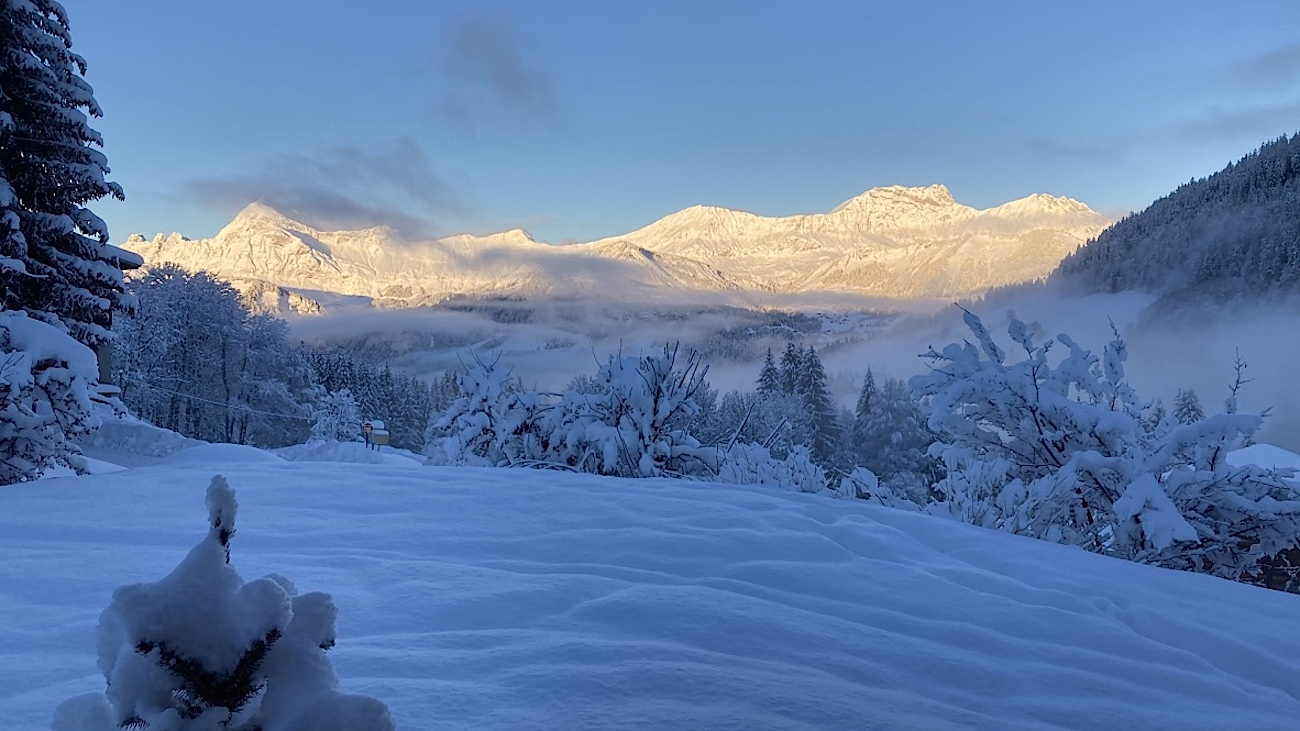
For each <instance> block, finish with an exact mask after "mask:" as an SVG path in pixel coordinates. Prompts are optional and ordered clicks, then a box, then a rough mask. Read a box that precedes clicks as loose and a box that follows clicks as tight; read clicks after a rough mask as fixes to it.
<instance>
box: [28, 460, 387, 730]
mask: <svg viewBox="0 0 1300 731" xmlns="http://www.w3.org/2000/svg"><path fill="white" fill-rule="evenodd" d="M207 507H208V534H207V536H205V537H204V538H203V539H202V540H201V541H199V543H198V545H196V546H195V547H194V548H193V549H192V550H191V551H190V553H189V555H188V556H186V557H185V559H184V560H183V561H181V563H180V565H178V566H177V567H176V568H175V569H174V570H173V571H172V572H171V573H170V574H168V575H167V576H165V577H163V578H162V579H161V580H159V581H156V582H153V583H146V584H131V585H128V586H123V587H121V588H119V589H118V590H117V591H115V592H114V593H113V600H112V603H111V604H110V605H109V606H108V608H107V609H105V610H104V612H103V614H102V615H101V616H100V621H99V627H98V630H97V644H98V650H99V669H100V670H101V671H102V672H103V673H104V677H105V679H106V680H107V681H108V688H107V691H106V692H105V693H92V694H90V695H88V696H80V697H77V698H73V699H71V700H69V701H67V702H65V703H64V704H63V705H62V706H61V707H60V708H59V710H58V711H57V712H56V715H55V720H54V726H53V728H54V731H73V730H74V729H75V730H76V731H110V730H111V729H140V730H144V729H148V731H200V730H202V731H218V730H224V731H255V730H256V731H390V730H391V729H394V728H396V725H395V723H394V722H393V719H392V716H391V715H390V714H389V712H388V708H387V707H386V706H385V705H384V704H383V703H382V702H380V701H378V700H376V699H374V698H369V697H365V696H354V695H345V694H343V693H340V692H339V679H338V675H337V674H336V673H335V671H334V667H333V664H332V663H331V662H330V661H329V658H328V657H327V656H326V655H325V651H326V650H328V649H329V648H331V647H333V645H334V641H335V619H336V617H337V615H338V610H337V608H336V607H335V606H334V602H333V600H332V599H331V598H330V597H329V595H328V594H322V593H319V592H313V593H308V594H303V595H298V592H297V590H296V588H295V587H294V585H293V582H291V581H289V580H288V579H286V578H284V577H282V576H276V575H272V576H267V577H263V578H261V579H256V580H254V581H250V582H247V583H245V582H244V581H243V579H242V578H240V576H239V573H238V572H237V571H236V570H235V569H234V567H233V566H232V565H231V564H230V542H231V539H232V537H233V536H234V535H235V516H236V512H237V508H238V504H237V503H236V501H235V491H234V490H233V489H231V487H230V485H229V484H228V483H227V482H226V480H225V478H224V477H221V476H220V475H218V476H216V477H214V478H213V479H212V483H211V485H209V487H208V491H207Z"/></svg>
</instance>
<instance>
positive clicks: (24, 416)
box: [0, 312, 98, 485]
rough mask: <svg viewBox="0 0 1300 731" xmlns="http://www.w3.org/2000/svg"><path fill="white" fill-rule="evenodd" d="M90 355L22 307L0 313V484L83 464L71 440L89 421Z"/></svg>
mask: <svg viewBox="0 0 1300 731" xmlns="http://www.w3.org/2000/svg"><path fill="white" fill-rule="evenodd" d="M97 379H98V367H97V365H96V361H95V354H94V353H92V352H91V351H90V349H89V348H87V347H86V346H84V345H82V344H81V343H78V342H77V341H76V340H73V339H72V337H71V336H69V335H68V334H66V333H63V332H60V331H59V330H58V329H56V328H55V327H53V326H51V325H47V324H46V323H43V322H39V321H37V320H34V319H32V318H30V317H28V316H27V315H26V314H25V313H22V312H0V485H10V484H13V483H15V482H23V481H26V480H33V479H36V478H37V477H39V476H40V474H41V473H42V472H43V471H44V470H45V469H46V468H49V467H54V466H65V467H71V468H73V469H76V470H78V471H82V470H83V469H84V461H83V460H82V459H81V456H80V450H79V449H78V448H77V447H76V445H75V444H73V443H72V441H71V440H72V439H75V438H78V437H82V436H84V435H86V434H88V433H89V432H90V430H91V428H92V426H93V418H92V416H91V410H90V392H91V389H92V388H93V386H94V383H95V382H96V380H97Z"/></svg>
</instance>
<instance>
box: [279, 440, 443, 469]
mask: <svg viewBox="0 0 1300 731" xmlns="http://www.w3.org/2000/svg"><path fill="white" fill-rule="evenodd" d="M275 454H277V455H279V457H280V458H281V459H287V460H289V461H290V462H346V463H350V464H382V465H389V466H392V467H419V466H421V465H423V464H424V463H425V462H427V461H428V459H427V458H425V457H422V456H420V455H418V454H416V453H415V452H412V451H411V450H409V449H397V448H395V447H392V446H387V445H385V446H382V447H380V448H379V449H369V448H367V447H366V445H365V444H364V443H362V442H336V441H323V440H314V441H310V442H307V443H306V444H295V445H293V446H291V447H283V448H281V449H277V450H275Z"/></svg>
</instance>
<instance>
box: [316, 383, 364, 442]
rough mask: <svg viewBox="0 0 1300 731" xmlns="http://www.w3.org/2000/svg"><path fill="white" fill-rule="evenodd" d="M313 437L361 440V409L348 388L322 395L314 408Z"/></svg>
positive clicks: (330, 440) (325, 439)
mask: <svg viewBox="0 0 1300 731" xmlns="http://www.w3.org/2000/svg"><path fill="white" fill-rule="evenodd" d="M311 438H312V439H318V440H321V441H326V442H356V441H360V440H361V410H360V408H359V407H358V406H357V400H356V399H355V398H353V396H352V392H351V391H349V390H348V389H346V388H344V389H340V390H338V391H332V392H330V393H327V394H325V395H324V396H322V397H321V399H320V401H319V402H318V403H317V404H316V408H315V409H313V410H312V424H311Z"/></svg>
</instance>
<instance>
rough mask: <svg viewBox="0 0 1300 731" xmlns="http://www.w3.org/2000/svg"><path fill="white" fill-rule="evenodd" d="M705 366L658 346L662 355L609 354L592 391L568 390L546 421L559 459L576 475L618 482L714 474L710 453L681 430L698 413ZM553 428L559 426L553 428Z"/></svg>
mask: <svg viewBox="0 0 1300 731" xmlns="http://www.w3.org/2000/svg"><path fill="white" fill-rule="evenodd" d="M708 370H709V369H708V366H706V365H704V364H703V361H702V359H701V356H700V354H699V353H698V352H697V351H694V350H690V351H687V352H686V353H681V352H680V350H679V348H678V346H676V345H665V346H664V351H663V354H662V355H658V354H656V355H644V356H641V357H640V358H628V357H624V356H623V355H622V354H621V353H619V354H617V355H611V356H610V357H609V360H608V361H607V362H606V363H605V364H604V365H603V366H601V368H600V371H599V372H598V373H597V376H596V378H597V381H598V383H599V384H600V389H599V391H598V392H597V393H579V392H576V391H574V392H569V393H567V394H565V395H564V398H563V400H562V401H561V404H560V407H559V411H560V412H561V413H559V414H555V415H554V416H552V419H551V422H552V423H554V424H557V426H560V427H561V428H560V429H558V430H556V431H555V432H553V437H552V438H553V440H554V441H556V442H558V444H557V447H558V448H559V449H560V450H561V455H562V458H563V460H564V461H565V462H567V463H569V464H574V465H575V466H578V467H579V468H580V469H582V470H583V471H587V472H596V473H599V474H604V475H618V476H621V477H656V476H661V475H677V476H698V475H704V474H707V473H708V472H711V471H714V470H716V453H717V451H716V450H714V449H711V448H706V447H703V446H701V445H700V442H699V440H697V439H695V437H693V436H691V435H690V434H689V433H688V432H687V431H686V430H685V429H684V428H683V426H684V424H685V423H686V422H687V421H688V420H689V419H690V418H691V417H693V416H695V415H696V414H698V413H699V404H698V403H697V401H696V397H697V395H698V394H699V393H700V392H701V390H702V389H703V388H704V384H705V380H704V379H705V376H706V375H707V373H708ZM557 422H558V423H557Z"/></svg>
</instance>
